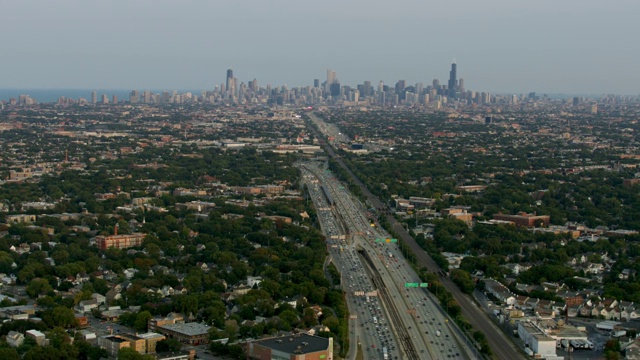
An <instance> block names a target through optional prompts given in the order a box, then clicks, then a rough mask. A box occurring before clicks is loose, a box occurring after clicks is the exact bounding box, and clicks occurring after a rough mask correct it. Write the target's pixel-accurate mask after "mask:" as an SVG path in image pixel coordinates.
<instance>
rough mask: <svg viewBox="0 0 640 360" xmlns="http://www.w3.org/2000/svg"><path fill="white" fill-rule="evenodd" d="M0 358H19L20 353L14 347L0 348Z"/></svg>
mask: <svg viewBox="0 0 640 360" xmlns="http://www.w3.org/2000/svg"><path fill="white" fill-rule="evenodd" d="M0 359H3V360H21V358H20V355H19V354H18V352H17V351H16V349H14V348H6V347H4V348H0Z"/></svg>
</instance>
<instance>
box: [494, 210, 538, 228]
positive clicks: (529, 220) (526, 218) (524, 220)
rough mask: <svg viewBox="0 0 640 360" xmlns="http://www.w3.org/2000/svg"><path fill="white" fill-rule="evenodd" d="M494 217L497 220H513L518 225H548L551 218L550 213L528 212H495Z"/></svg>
mask: <svg viewBox="0 0 640 360" xmlns="http://www.w3.org/2000/svg"><path fill="white" fill-rule="evenodd" d="M493 218H494V219H495V220H502V221H511V222H513V223H514V224H516V225H517V226H525V227H534V226H538V227H539V226H548V225H549V220H550V218H549V215H536V214H527V213H525V212H521V213H518V214H516V215H509V214H493Z"/></svg>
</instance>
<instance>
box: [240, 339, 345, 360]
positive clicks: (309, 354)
mask: <svg viewBox="0 0 640 360" xmlns="http://www.w3.org/2000/svg"><path fill="white" fill-rule="evenodd" d="M247 355H248V357H249V359H255V360H271V359H289V360H303V359H304V360H333V338H328V339H327V338H323V337H319V336H313V335H308V334H295V335H290V336H281V337H274V338H268V339H262V340H256V341H252V342H249V343H248V344H247Z"/></svg>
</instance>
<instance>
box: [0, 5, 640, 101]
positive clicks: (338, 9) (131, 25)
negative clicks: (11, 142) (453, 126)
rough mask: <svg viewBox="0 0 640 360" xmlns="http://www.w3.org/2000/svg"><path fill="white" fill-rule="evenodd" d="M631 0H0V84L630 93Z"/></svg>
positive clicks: (637, 55) (633, 82)
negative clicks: (454, 76) (319, 85)
mask: <svg viewBox="0 0 640 360" xmlns="http://www.w3.org/2000/svg"><path fill="white" fill-rule="evenodd" d="M638 15H640V1H638V0H611V1H602V0H528V1H527V0H485V1H479V0H446V1H442V0H440V1H433V0H202V1H195V0H194V1H192V0H171V1H166V0H101V1H97V0H96V1H94V0H55V1H51V0H38V1H37V0H0V34H2V37H1V39H2V40H1V42H0V64H2V67H1V68H0V88H89V89H92V88H95V89H115V88H118V89H130V88H137V89H211V88H213V86H215V84H220V83H222V82H224V78H225V74H226V69H227V68H233V69H234V75H235V76H236V77H237V78H238V79H239V81H241V82H245V83H246V82H247V81H249V80H252V79H253V78H257V79H258V83H259V84H260V85H266V84H268V83H270V84H272V85H280V84H287V85H289V86H306V85H311V84H312V83H313V79H314V78H319V79H321V81H324V80H325V79H326V69H328V68H331V69H334V70H336V72H337V74H338V79H339V80H340V81H341V83H342V84H348V85H355V84H357V83H362V82H363V81H364V80H371V81H372V83H373V84H374V86H377V84H378V82H379V81H380V80H383V81H384V82H385V83H386V84H391V85H393V84H394V83H395V82H396V81H397V80H399V79H404V80H407V83H408V84H414V83H416V82H424V83H425V84H427V83H431V81H432V80H433V79H434V78H439V79H440V82H441V83H446V80H447V78H448V76H449V67H450V64H451V61H452V59H453V58H456V59H457V63H458V74H459V77H462V78H464V79H465V87H466V88H467V89H473V90H479V91H491V92H518V93H520V92H529V91H537V92H539V93H590V94H600V93H618V94H635V95H637V94H639V93H640V67H639V66H638V60H639V59H640V41H638V35H639V34H640V21H638V19H637V17H638Z"/></svg>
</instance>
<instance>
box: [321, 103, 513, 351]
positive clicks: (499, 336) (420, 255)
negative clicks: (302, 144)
mask: <svg viewBox="0 0 640 360" xmlns="http://www.w3.org/2000/svg"><path fill="white" fill-rule="evenodd" d="M309 118H310V119H311V120H312V122H313V123H314V124H318V123H324V122H323V121H322V120H321V119H320V118H318V117H317V116H316V115H315V114H313V113H310V114H309ZM310 130H311V131H312V132H314V131H315V129H313V128H311V129H310ZM316 135H317V136H318V134H317V133H316ZM319 137H320V136H319ZM325 152H326V153H327V154H328V155H329V156H330V157H332V158H334V159H335V160H337V161H338V163H339V164H340V166H341V167H342V168H343V169H345V170H346V171H347V172H348V173H349V176H351V178H352V180H353V181H354V182H355V183H356V185H358V186H359V187H360V189H361V190H362V192H363V193H364V195H365V196H366V197H367V200H368V202H369V203H370V204H371V205H372V206H373V207H374V208H376V209H377V210H379V211H381V212H382V213H386V209H387V206H386V205H385V204H384V203H382V202H381V201H380V200H379V199H378V198H377V197H376V196H374V195H373V194H372V193H371V192H370V191H369V190H368V189H367V187H366V186H365V185H364V184H363V183H362V182H361V181H360V180H359V179H358V178H357V177H356V176H355V174H354V173H353V172H352V171H351V169H349V168H348V167H347V166H346V165H345V164H344V162H343V161H342V160H341V159H340V158H339V157H338V156H336V154H335V152H334V150H333V148H332V147H331V146H325ZM386 219H387V220H388V221H389V223H390V224H391V226H392V227H393V231H394V232H395V233H396V234H398V237H399V238H400V239H401V240H402V241H403V242H404V243H405V244H406V245H407V246H408V247H409V248H410V249H411V251H412V252H413V253H414V254H415V256H416V260H417V263H418V265H419V266H425V267H426V268H427V269H428V270H429V271H432V272H435V273H438V274H441V273H442V269H440V267H439V266H438V265H437V264H436V263H435V262H434V261H433V259H432V258H431V257H430V256H429V255H428V254H427V253H426V252H425V251H424V250H423V249H422V248H421V247H420V246H419V245H418V244H417V243H416V242H415V240H414V239H413V238H412V237H411V236H410V235H409V234H408V233H407V231H406V230H405V229H404V227H403V226H402V225H401V224H400V223H399V222H398V221H397V220H396V219H395V218H394V217H393V216H391V215H389V214H387V215H386ZM440 280H441V282H442V284H443V285H444V286H445V288H446V289H447V290H448V291H449V292H451V294H452V295H453V297H454V298H455V299H456V301H457V302H458V304H459V305H460V307H461V309H462V315H463V316H464V317H465V318H466V319H467V320H468V321H469V322H470V323H471V325H472V326H473V327H474V328H475V329H476V330H479V331H481V332H482V333H484V334H485V335H486V337H487V340H488V342H489V346H490V348H491V350H492V352H493V354H494V355H495V356H496V357H497V358H498V359H500V360H503V359H504V360H513V359H524V355H523V354H522V353H521V352H520V351H519V350H518V348H517V347H516V346H515V344H514V343H513V342H511V341H510V340H509V339H508V338H507V336H506V335H505V334H504V333H503V332H502V331H500V329H498V328H497V327H496V326H495V325H494V324H493V322H492V321H491V320H490V319H489V318H488V316H487V314H486V313H484V312H483V311H481V310H480V309H479V308H477V306H476V305H475V304H474V303H473V300H471V299H470V298H469V297H467V296H466V295H465V294H463V293H462V292H461V291H460V289H458V287H457V286H456V285H455V284H453V282H451V281H450V280H449V279H448V278H446V276H443V277H441V279H440Z"/></svg>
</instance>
